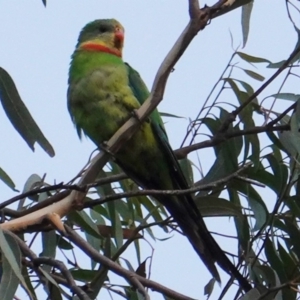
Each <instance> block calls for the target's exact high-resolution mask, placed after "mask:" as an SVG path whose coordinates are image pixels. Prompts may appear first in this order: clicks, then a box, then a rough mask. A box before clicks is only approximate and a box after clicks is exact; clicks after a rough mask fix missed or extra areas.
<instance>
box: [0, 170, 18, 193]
mask: <svg viewBox="0 0 300 300" xmlns="http://www.w3.org/2000/svg"><path fill="white" fill-rule="evenodd" d="M0 180H2V181H3V182H4V183H5V184H6V185H7V186H8V187H10V188H11V189H12V190H14V191H16V189H15V187H16V185H15V183H14V182H13V181H12V179H11V178H10V177H9V175H8V174H7V173H6V172H5V171H4V170H3V169H2V168H0Z"/></svg>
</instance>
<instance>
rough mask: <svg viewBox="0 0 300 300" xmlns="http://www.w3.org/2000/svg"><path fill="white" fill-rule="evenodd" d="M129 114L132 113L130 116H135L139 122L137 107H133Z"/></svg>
mask: <svg viewBox="0 0 300 300" xmlns="http://www.w3.org/2000/svg"><path fill="white" fill-rule="evenodd" d="M131 114H132V116H133V117H134V118H136V119H137V120H138V121H139V122H141V118H140V116H139V114H138V110H137V109H134V110H133V111H132V112H131Z"/></svg>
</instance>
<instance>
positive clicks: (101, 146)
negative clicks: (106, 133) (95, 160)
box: [99, 141, 114, 156]
mask: <svg viewBox="0 0 300 300" xmlns="http://www.w3.org/2000/svg"><path fill="white" fill-rule="evenodd" d="M99 149H100V150H101V151H103V152H105V153H107V154H109V155H110V156H113V155H114V154H113V153H112V152H111V151H110V150H109V149H108V146H107V142H106V141H104V142H102V143H101V144H100V145H99Z"/></svg>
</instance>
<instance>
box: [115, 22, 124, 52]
mask: <svg viewBox="0 0 300 300" xmlns="http://www.w3.org/2000/svg"><path fill="white" fill-rule="evenodd" d="M123 42H124V29H123V28H120V27H116V29H115V47H116V48H117V49H120V50H121V49H122V48H123Z"/></svg>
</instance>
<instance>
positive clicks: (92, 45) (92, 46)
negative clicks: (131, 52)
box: [80, 42, 122, 57]
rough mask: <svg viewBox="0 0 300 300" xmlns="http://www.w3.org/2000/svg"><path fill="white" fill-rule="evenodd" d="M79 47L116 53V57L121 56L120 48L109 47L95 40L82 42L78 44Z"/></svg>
mask: <svg viewBox="0 0 300 300" xmlns="http://www.w3.org/2000/svg"><path fill="white" fill-rule="evenodd" d="M80 48H81V49H84V50H87V51H96V52H105V53H109V54H113V55H116V56H118V57H122V53H121V51H120V50H118V49H115V48H109V47H106V46H104V45H101V44H98V43H95V42H87V43H84V44H82V45H81V46H80Z"/></svg>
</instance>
